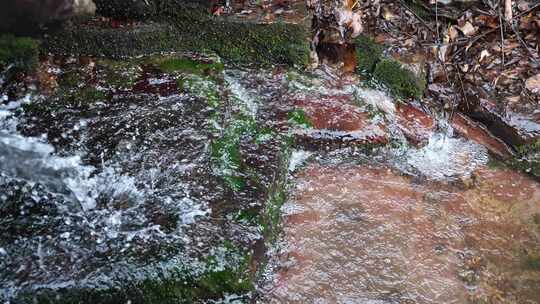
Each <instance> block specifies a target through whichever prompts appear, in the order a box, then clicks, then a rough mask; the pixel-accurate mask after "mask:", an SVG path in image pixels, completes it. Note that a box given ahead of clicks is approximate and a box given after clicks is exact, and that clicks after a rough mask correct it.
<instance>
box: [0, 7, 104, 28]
mask: <svg viewBox="0 0 540 304" xmlns="http://www.w3.org/2000/svg"><path fill="white" fill-rule="evenodd" d="M2 5H3V6H2V10H1V11H0V32H12V33H31V32H35V31H37V30H38V27H39V26H40V25H43V24H48V23H51V22H54V21H61V20H65V19H68V18H70V17H73V16H77V15H92V14H94V12H95V10H96V7H95V4H94V3H93V2H92V0H23V1H19V0H6V1H3V3H2Z"/></svg>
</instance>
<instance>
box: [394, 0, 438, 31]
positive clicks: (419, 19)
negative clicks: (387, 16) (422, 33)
mask: <svg viewBox="0 0 540 304" xmlns="http://www.w3.org/2000/svg"><path fill="white" fill-rule="evenodd" d="M400 3H401V5H402V6H403V7H405V9H406V10H408V11H409V13H411V14H412V15H413V16H414V17H415V18H416V19H417V20H418V21H420V23H422V25H423V26H424V27H425V28H426V29H428V30H429V31H430V32H432V33H435V31H434V30H433V29H432V28H431V27H430V26H429V25H428V24H427V22H426V21H425V20H424V19H422V17H420V16H418V15H417V14H416V13H415V12H414V11H413V10H412V9H411V8H410V7H409V6H408V5H407V4H406V3H405V1H403V0H401V1H400Z"/></svg>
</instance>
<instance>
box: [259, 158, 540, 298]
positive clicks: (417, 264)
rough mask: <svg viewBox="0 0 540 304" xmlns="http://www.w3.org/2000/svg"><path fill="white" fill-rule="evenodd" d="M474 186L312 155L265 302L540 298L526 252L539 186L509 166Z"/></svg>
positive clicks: (479, 174) (532, 242)
mask: <svg viewBox="0 0 540 304" xmlns="http://www.w3.org/2000/svg"><path fill="white" fill-rule="evenodd" d="M475 174H476V182H475V183H476V184H475V186H473V187H470V188H463V187H457V186H453V185H445V184H437V183H432V182H426V181H415V180H413V179H411V178H410V177H405V176H403V175H402V174H401V173H400V172H398V171H396V170H392V169H391V168H389V167H386V166H383V165H380V166H372V165H368V164H339V165H336V164H330V165H328V164H326V165H325V164H311V165H307V166H306V167H305V168H304V169H302V170H301V171H300V172H299V173H298V174H297V176H296V182H295V188H294V191H293V193H294V194H293V197H292V199H291V200H290V201H289V203H287V204H286V205H285V207H284V211H285V212H286V216H285V222H284V227H285V232H284V239H285V244H286V250H285V251H284V254H283V256H282V259H283V261H282V262H283V264H282V265H281V267H282V268H281V270H280V271H279V272H278V275H277V277H275V278H274V283H273V285H272V288H271V289H270V290H269V291H268V292H269V293H270V294H271V296H270V297H269V299H266V301H264V302H269V303H467V302H468V301H472V302H474V303H477V302H475V301H479V300H482V301H485V302H481V303H495V302H497V303H499V299H500V302H501V303H536V302H537V301H538V300H540V298H538V295H539V292H540V287H539V286H538V283H539V279H538V276H536V279H534V271H530V270H528V269H526V267H525V266H523V263H522V256H520V255H521V254H522V253H520V251H523V250H525V248H527V249H526V250H538V249H539V247H540V243H539V241H540V239H539V233H538V232H539V231H538V229H537V228H536V230H534V227H530V226H529V225H530V224H531V223H532V222H531V220H532V218H531V217H532V214H535V213H536V214H537V213H538V211H540V206H538V202H539V201H540V186H539V185H538V184H537V183H535V182H534V181H531V180H530V179H528V178H527V177H524V176H522V175H521V174H518V173H514V172H510V171H507V170H503V169H489V168H482V169H479V170H478V171H476V173H475Z"/></svg>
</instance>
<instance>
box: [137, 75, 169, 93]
mask: <svg viewBox="0 0 540 304" xmlns="http://www.w3.org/2000/svg"><path fill="white" fill-rule="evenodd" d="M133 91H134V92H136V93H147V94H158V95H160V96H164V97H165V96H171V95H174V94H178V92H179V88H178V83H177V82H176V80H174V79H169V78H167V77H164V78H146V79H143V80H141V81H139V82H137V83H136V84H135V85H134V86H133Z"/></svg>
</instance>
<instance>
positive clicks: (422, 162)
mask: <svg viewBox="0 0 540 304" xmlns="http://www.w3.org/2000/svg"><path fill="white" fill-rule="evenodd" d="M405 158H406V163H405V171H408V172H410V173H413V172H411V171H414V170H416V171H418V172H419V173H421V174H422V175H424V176H426V177H427V178H428V179H434V180H445V179H452V178H458V177H468V176H470V174H471V173H472V172H473V171H474V170H475V169H476V168H478V167H479V166H481V165H485V164H486V163H487V162H488V160H489V155H488V152H487V150H486V148H484V147H483V146H480V145H478V144H475V143H474V142H471V141H468V140H466V139H463V138H453V137H450V136H449V135H448V134H443V133H435V134H433V135H432V136H431V138H430V139H429V142H428V144H427V145H426V146H424V147H422V148H420V149H410V150H408V151H407V152H406V153H405Z"/></svg>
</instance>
